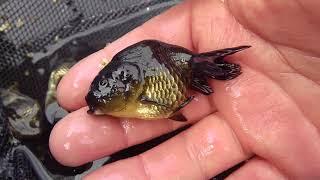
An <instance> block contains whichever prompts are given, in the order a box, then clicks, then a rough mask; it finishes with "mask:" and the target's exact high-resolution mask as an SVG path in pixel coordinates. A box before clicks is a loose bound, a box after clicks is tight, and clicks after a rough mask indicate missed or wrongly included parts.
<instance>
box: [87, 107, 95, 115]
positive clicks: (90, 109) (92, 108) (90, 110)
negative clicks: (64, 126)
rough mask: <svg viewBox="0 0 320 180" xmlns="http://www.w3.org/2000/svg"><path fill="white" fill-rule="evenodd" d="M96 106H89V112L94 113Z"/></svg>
mask: <svg viewBox="0 0 320 180" xmlns="http://www.w3.org/2000/svg"><path fill="white" fill-rule="evenodd" d="M94 111H95V108H94V107H93V106H89V109H88V111H87V113H88V114H94Z"/></svg>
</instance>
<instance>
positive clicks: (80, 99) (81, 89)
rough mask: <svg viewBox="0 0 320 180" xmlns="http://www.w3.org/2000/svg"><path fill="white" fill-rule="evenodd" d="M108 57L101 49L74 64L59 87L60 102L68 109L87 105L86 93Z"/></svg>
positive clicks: (58, 97) (58, 96)
mask: <svg viewBox="0 0 320 180" xmlns="http://www.w3.org/2000/svg"><path fill="white" fill-rule="evenodd" d="M105 58H106V52H105V50H104V49H103V50H100V51H98V52H96V53H94V54H91V55H90V56H88V57H86V58H84V59H83V60H81V61H80V62H78V63H77V64H76V65H74V66H73V67H72V68H71V69H70V70H69V72H68V73H67V74H66V75H65V76H64V77H63V78H62V79H61V81H60V83H59V85H58V88H57V99H58V102H59V104H60V105H61V106H62V107H64V108H65V109H67V110H76V109H79V108H81V107H84V106H85V105H86V102H85V95H86V94H87V93H88V91H89V87H90V84H91V82H92V80H93V79H94V77H95V76H96V75H97V74H98V72H99V71H100V70H101V66H100V63H101V61H102V60H103V59H105Z"/></svg>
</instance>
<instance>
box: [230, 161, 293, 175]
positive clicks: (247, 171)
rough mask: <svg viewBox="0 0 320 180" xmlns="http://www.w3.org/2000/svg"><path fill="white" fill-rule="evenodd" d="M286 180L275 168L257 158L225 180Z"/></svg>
mask: <svg viewBox="0 0 320 180" xmlns="http://www.w3.org/2000/svg"><path fill="white" fill-rule="evenodd" d="M243 179H255V180H270V179H273V180H286V179H288V178H286V176H284V175H283V174H282V173H280V172H279V170H278V169H277V168H275V167H274V166H273V165H271V164H270V163H268V162H267V161H265V160H262V159H259V158H253V159H250V160H249V161H248V162H247V163H245V164H244V165H243V166H242V167H240V169H238V170H237V171H235V172H234V173H232V174H231V175H229V176H228V177H227V178H226V180H243Z"/></svg>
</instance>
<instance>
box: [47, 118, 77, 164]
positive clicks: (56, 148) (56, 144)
mask: <svg viewBox="0 0 320 180" xmlns="http://www.w3.org/2000/svg"><path fill="white" fill-rule="evenodd" d="M65 124H66V123H65V122H64V121H59V122H58V123H57V124H56V125H55V126H54V127H53V129H52V131H51V134H50V138H49V148H50V152H51V154H52V155H53V157H54V158H55V159H56V160H57V161H58V162H59V163H60V164H63V165H65V166H70V167H74V166H77V164H76V163H75V162H74V161H73V159H74V158H73V157H71V158H65V156H64V153H65V150H67V149H69V148H70V143H65V144H64V145H63V140H62V138H63V136H62V135H61V132H63V130H64V126H65ZM61 147H64V148H65V149H62V148H61ZM71 155H72V154H71ZM69 157H70V156H69Z"/></svg>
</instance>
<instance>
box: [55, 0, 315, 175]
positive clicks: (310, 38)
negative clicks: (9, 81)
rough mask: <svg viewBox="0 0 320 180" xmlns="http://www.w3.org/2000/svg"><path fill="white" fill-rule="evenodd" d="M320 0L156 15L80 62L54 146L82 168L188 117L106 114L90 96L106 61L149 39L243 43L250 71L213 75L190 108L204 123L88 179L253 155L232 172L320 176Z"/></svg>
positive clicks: (225, 163)
mask: <svg viewBox="0 0 320 180" xmlns="http://www.w3.org/2000/svg"><path fill="white" fill-rule="evenodd" d="M318 7H320V1H316V0H303V1H302V0H300V1H299V0H283V1H279V0H228V1H218V0H201V1H199V0H194V1H186V2H184V3H182V4H180V5H178V6H176V7H174V8H172V9H170V10H169V11H167V12H166V13H164V14H162V15H160V16H158V17H156V18H154V19H152V20H150V21H149V22H147V23H145V24H144V25H142V26H141V27H139V28H137V29H135V30H133V31H132V32H130V33H128V34H127V35H125V36H124V37H122V38H120V39H119V40H117V41H115V42H113V43H111V44H110V45H108V46H107V47H106V48H104V49H103V50H101V51H99V52H96V53H95V54H92V55H90V56H89V57H87V58H85V59H84V60H82V61H81V62H80V63H78V64H77V65H75V66H74V67H73V68H72V69H71V70H70V72H69V73H68V74H67V75H66V76H65V77H64V78H63V79H62V81H61V83H60V85H59V89H58V99H59V102H60V104H61V105H62V106H63V107H65V108H67V109H70V110H75V111H74V112H72V113H71V114H69V115H68V116H67V117H65V118H64V119H63V120H61V121H60V122H59V123H58V124H57V125H56V126H55V127H54V129H53V131H52V134H51V137H50V149H51V151H52V153H53V155H54V156H55V158H56V159H57V160H58V161H59V162H61V163H62V164H64V165H68V166H78V165H81V164H84V163H86V162H89V161H92V160H95V159H98V158H100V157H103V156H107V155H110V154H112V153H114V152H116V151H119V150H121V149H123V148H127V147H129V146H132V145H135V144H138V143H142V142H144V141H147V140H149V139H151V138H154V137H157V136H159V135H161V134H164V133H167V132H170V131H173V130H174V129H177V128H179V127H181V126H183V125H185V123H180V122H174V121H171V120H159V121H143V120H128V119H113V118H111V117H107V116H104V117H101V116H100V117H96V116H91V115H88V114H87V113H86V111H87V107H85V106H86V104H85V100H84V96H85V95H86V93H87V91H88V88H89V85H90V83H91V81H92V79H93V78H94V77H95V76H96V74H97V73H98V72H99V71H100V69H101V68H100V66H99V64H100V63H101V60H102V59H103V58H107V59H111V58H112V56H113V55H115V54H116V53H117V52H118V51H120V50H122V49H123V48H125V47H127V46H128V45H130V44H133V43H135V42H137V41H140V40H143V39H158V40H161V41H164V42H168V43H171V44H177V45H180V46H184V47H186V48H188V49H191V50H193V51H196V52H205V51H211V50H214V49H221V48H227V47H233V46H238V45H251V46H252V48H250V49H248V50H245V51H243V52H240V53H238V54H235V55H233V56H232V57H230V58H229V61H234V62H236V63H239V64H241V66H242V71H243V73H242V74H241V75H240V76H239V77H237V78H236V79H233V80H231V81H216V80H212V81H210V84H211V86H212V87H213V89H214V91H215V92H214V93H213V94H212V95H211V96H204V95H200V94H197V95H196V98H195V99H194V100H193V101H192V102H191V103H190V104H189V105H188V106H187V107H185V108H184V109H183V110H182V112H183V114H184V115H185V116H186V117H187V118H188V122H189V123H193V124H194V125H193V126H192V127H191V128H190V129H188V130H187V131H185V132H183V133H180V134H179V135H177V136H175V137H173V138H171V139H170V140H168V141H166V142H165V143H163V144H161V145H159V146H157V147H155V148H153V149H151V150H149V151H147V152H145V153H143V154H141V155H138V156H135V157H132V158H129V159H125V160H121V161H118V162H115V163H112V164H109V165H106V166H104V167H102V168H101V169H99V170H97V171H95V172H93V173H91V174H90V175H88V176H87V178H93V179H95V178H106V179H108V178H109V179H139V180H140V179H208V178H210V177H213V176H214V175H216V174H218V173H220V172H222V171H224V170H226V169H228V168H230V167H232V166H234V165H235V164H237V163H239V162H241V161H244V160H247V159H249V160H248V162H247V163H246V164H245V165H244V166H242V167H241V168H240V169H239V170H237V171H236V172H234V173H233V174H232V175H231V176H229V177H228V178H230V179H287V178H291V179H319V178H320V171H319V169H320V134H319V128H320V111H319V110H318V109H319V107H320V86H319V83H320V48H319V42H320V23H318V22H319V19H320V11H319V10H318Z"/></svg>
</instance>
